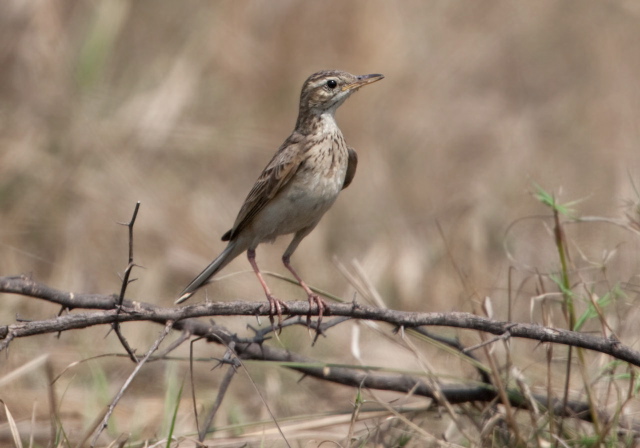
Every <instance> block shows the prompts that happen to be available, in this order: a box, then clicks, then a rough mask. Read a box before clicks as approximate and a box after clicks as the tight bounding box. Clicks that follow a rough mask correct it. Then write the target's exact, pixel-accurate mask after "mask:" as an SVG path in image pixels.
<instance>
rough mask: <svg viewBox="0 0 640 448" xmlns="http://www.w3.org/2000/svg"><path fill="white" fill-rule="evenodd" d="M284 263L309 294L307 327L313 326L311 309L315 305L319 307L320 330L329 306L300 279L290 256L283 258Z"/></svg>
mask: <svg viewBox="0 0 640 448" xmlns="http://www.w3.org/2000/svg"><path fill="white" fill-rule="evenodd" d="M282 262H283V263H284V267H285V268H287V269H289V272H291V273H292V274H293V276H294V277H295V279H296V280H298V283H300V286H301V287H302V289H304V291H305V292H306V293H307V296H308V298H309V315H308V316H307V325H310V324H311V308H312V307H313V305H314V304H315V305H317V306H318V329H319V328H320V324H321V323H322V316H323V315H324V311H325V310H328V309H329V304H328V303H326V302H325V301H324V300H322V299H321V298H320V296H319V295H318V294H316V293H314V292H313V291H311V288H309V287H308V286H307V284H306V283H305V282H304V280H302V279H301V278H300V276H299V275H298V273H297V272H296V270H295V269H293V266H291V263H289V256H288V255H285V256H283V257H282Z"/></svg>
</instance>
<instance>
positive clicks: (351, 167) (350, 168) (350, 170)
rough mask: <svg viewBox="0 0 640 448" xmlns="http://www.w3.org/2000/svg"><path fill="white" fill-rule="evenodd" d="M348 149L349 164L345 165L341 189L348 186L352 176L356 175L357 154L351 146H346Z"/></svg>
mask: <svg viewBox="0 0 640 448" xmlns="http://www.w3.org/2000/svg"><path fill="white" fill-rule="evenodd" d="M347 150H348V151H349V164H348V165H347V175H346V176H345V177H344V183H343V184H342V189H343V190H344V189H345V188H347V187H348V186H349V184H350V183H351V181H352V180H353V177H354V176H355V175H356V168H357V167H358V154H357V153H356V150H355V149H353V148H347Z"/></svg>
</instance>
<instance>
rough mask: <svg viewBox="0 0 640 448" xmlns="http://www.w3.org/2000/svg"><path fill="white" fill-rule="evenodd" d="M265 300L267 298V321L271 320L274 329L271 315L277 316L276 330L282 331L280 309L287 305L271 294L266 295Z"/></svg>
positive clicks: (285, 307)
mask: <svg viewBox="0 0 640 448" xmlns="http://www.w3.org/2000/svg"><path fill="white" fill-rule="evenodd" d="M267 300H269V321H270V322H271V326H272V327H273V329H274V330H275V329H276V326H275V325H274V320H273V316H274V315H277V316H278V327H277V328H278V332H281V331H282V309H283V308H284V309H287V305H286V304H285V303H284V302H283V301H282V300H279V299H276V298H275V297H273V296H272V295H271V294H268V295H267Z"/></svg>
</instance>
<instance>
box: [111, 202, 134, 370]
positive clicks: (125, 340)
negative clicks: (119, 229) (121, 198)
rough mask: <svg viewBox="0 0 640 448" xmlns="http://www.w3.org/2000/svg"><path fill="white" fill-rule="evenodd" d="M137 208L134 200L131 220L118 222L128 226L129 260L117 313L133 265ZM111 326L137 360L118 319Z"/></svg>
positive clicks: (131, 356)
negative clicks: (134, 227)
mask: <svg viewBox="0 0 640 448" xmlns="http://www.w3.org/2000/svg"><path fill="white" fill-rule="evenodd" d="M138 210H140V201H138V202H136V207H135V208H134V209H133V216H132V217H131V220H130V221H129V222H128V223H120V224H122V225H124V226H127V227H128V228H129V261H128V263H127V267H126V269H125V270H124V275H123V276H122V286H121V287H120V295H119V296H118V306H117V310H118V314H120V311H121V309H122V302H123V301H124V296H125V293H126V292H127V287H128V286H129V283H130V282H129V277H130V276H131V271H132V270H133V267H134V266H135V264H134V262H133V225H134V224H135V222H136V218H137V216H138ZM132 281H133V280H132ZM112 328H113V331H115V333H116V335H117V336H118V339H119V340H120V343H121V344H122V346H123V347H124V349H125V350H126V352H127V353H128V354H129V358H131V360H132V361H133V362H138V357H137V356H136V354H135V352H134V350H133V349H131V346H130V345H129V343H128V342H127V339H126V338H125V337H124V335H123V334H122V331H120V321H119V320H116V321H115V322H114V323H113V324H112Z"/></svg>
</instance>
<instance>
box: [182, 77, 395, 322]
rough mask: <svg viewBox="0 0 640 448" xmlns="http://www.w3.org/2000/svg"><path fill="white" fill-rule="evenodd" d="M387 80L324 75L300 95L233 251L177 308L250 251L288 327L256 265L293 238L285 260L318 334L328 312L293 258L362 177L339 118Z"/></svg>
mask: <svg viewBox="0 0 640 448" xmlns="http://www.w3.org/2000/svg"><path fill="white" fill-rule="evenodd" d="M383 78H384V76H383V75H381V74H369V75H360V76H356V75H352V74H350V73H347V72H344V71H340V70H323V71H320V72H317V73H314V74H312V75H311V76H309V78H307V80H306V81H305V82H304V84H303V86H302V91H301V93H300V106H299V112H298V118H297V120H296V125H295V128H294V130H293V132H292V133H291V135H290V136H289V137H288V138H287V139H286V140H285V141H284V143H283V144H282V145H281V146H280V148H279V149H278V150H277V151H276V153H275V155H274V156H273V158H272V159H271V161H270V162H269V163H268V164H267V166H266V167H265V168H264V170H263V171H262V173H261V174H260V176H259V177H258V179H257V181H256V183H255V185H254V186H253V188H252V189H251V191H250V192H249V194H248V196H247V198H246V199H245V201H244V203H243V204H242V207H241V208H240V211H239V213H238V216H237V218H236V220H235V222H234V223H233V227H232V228H231V229H230V230H229V231H227V232H226V233H225V234H224V235H223V236H222V241H226V242H227V246H226V248H225V249H224V250H223V251H222V252H221V253H220V255H218V256H217V257H216V258H215V259H214V260H213V261H212V262H211V263H210V264H209V265H208V266H207V267H206V268H205V269H204V270H203V271H202V272H201V273H200V274H199V275H198V276H197V277H196V278H195V279H193V281H191V283H189V284H188V285H187V286H186V287H185V288H184V290H183V291H182V292H181V293H180V295H179V297H178V299H177V300H176V301H175V303H176V304H180V303H182V302H184V301H186V300H187V299H189V298H190V297H191V296H192V295H193V294H195V292H196V291H197V290H198V289H199V288H201V287H202V286H204V285H205V284H207V283H208V282H209V281H210V279H211V277H213V276H214V275H215V274H216V273H217V272H219V271H220V270H221V269H222V268H224V267H225V266H226V265H227V264H228V263H230V262H231V261H232V260H233V259H234V258H236V257H237V256H238V255H240V254H242V253H243V252H245V251H246V253H247V258H248V259H249V263H250V264H251V267H252V268H253V271H254V272H255V274H256V276H257V277H258V281H259V282H260V284H261V286H262V288H263V290H264V293H265V295H266V297H267V300H268V301H269V318H270V320H271V323H272V325H273V316H274V314H277V315H278V321H279V323H281V320H282V308H283V307H284V308H286V304H284V302H282V301H281V300H278V299H276V298H275V297H274V296H273V294H272V293H271V291H270V289H269V287H268V286H267V283H266V282H265V280H264V278H263V276H262V274H261V272H260V269H259V268H258V265H257V263H256V248H257V246H258V245H259V244H261V243H265V242H273V241H274V240H275V239H276V237H278V236H281V235H288V234H293V239H292V240H291V243H290V244H289V246H288V247H287V249H286V250H285V252H284V254H283V255H282V262H283V263H284V266H285V267H286V268H287V269H288V270H289V271H290V272H291V274H293V276H294V277H295V279H296V280H297V281H298V283H299V284H300V286H301V287H302V289H304V291H305V292H306V294H307V297H308V300H309V315H308V317H307V323H310V319H311V312H312V308H313V306H314V305H316V306H317V315H318V319H319V322H318V328H319V323H320V321H321V320H322V316H323V314H324V313H325V310H327V311H328V310H329V306H328V304H326V303H325V302H324V301H323V300H322V299H321V298H320V297H319V296H318V295H317V294H315V293H314V292H313V291H312V290H311V289H310V288H309V287H308V286H307V284H306V283H305V282H304V281H303V280H302V278H301V277H300V276H299V275H298V273H297V272H296V270H295V269H294V268H293V267H292V266H291V263H290V259H291V255H292V254H293V253H294V251H295V250H296V249H297V247H298V245H299V244H300V242H301V241H302V240H303V239H304V238H305V237H306V236H307V235H309V233H310V232H311V231H312V230H313V229H314V228H315V227H316V225H317V224H318V223H319V222H320V219H321V218H322V216H323V215H324V214H325V212H327V210H329V208H330V207H331V206H332V205H333V203H334V202H335V200H336V198H337V197H338V194H339V193H340V191H341V190H343V189H345V188H347V187H348V186H349V185H350V184H351V181H352V180H353V177H354V175H355V172H356V166H357V163H358V156H357V154H356V152H355V150H354V149H353V148H350V147H348V146H347V144H346V142H345V139H344V137H343V135H342V132H341V131H340V129H339V128H338V125H337V123H336V120H335V113H336V110H337V109H338V108H339V107H340V106H341V105H342V104H343V103H344V102H345V101H346V100H347V98H349V97H350V96H351V95H352V94H353V93H354V92H356V91H357V90H358V89H360V88H361V87H364V86H367V85H369V84H372V83H374V82H377V81H379V80H381V79H383Z"/></svg>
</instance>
